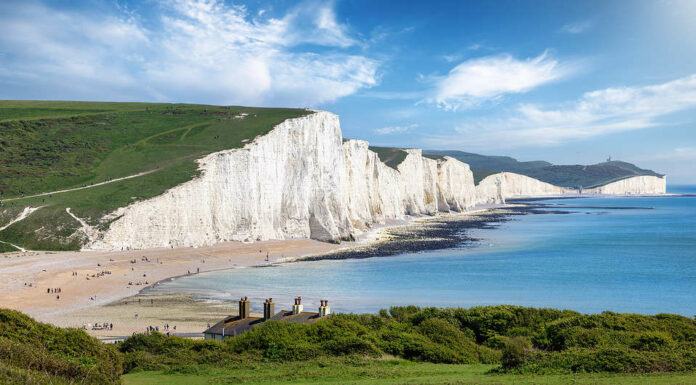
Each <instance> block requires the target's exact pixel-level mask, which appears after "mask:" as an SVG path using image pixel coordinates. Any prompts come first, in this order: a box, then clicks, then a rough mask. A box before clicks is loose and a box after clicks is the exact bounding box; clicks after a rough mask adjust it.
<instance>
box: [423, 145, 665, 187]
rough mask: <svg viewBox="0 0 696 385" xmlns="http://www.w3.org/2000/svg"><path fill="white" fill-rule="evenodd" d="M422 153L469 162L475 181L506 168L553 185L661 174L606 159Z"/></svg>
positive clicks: (596, 183)
mask: <svg viewBox="0 0 696 385" xmlns="http://www.w3.org/2000/svg"><path fill="white" fill-rule="evenodd" d="M423 153H424V154H429V155H436V156H450V157H452V158H455V159H458V160H460V161H462V162H464V163H467V164H469V166H471V169H472V171H473V172H474V179H475V180H476V183H478V182H479V181H480V180H482V179H483V178H485V177H486V176H488V175H491V174H493V173H496V172H501V171H507V172H514V173H517V174H522V175H526V176H529V177H532V178H535V179H539V180H541V181H543V182H547V183H551V184H554V185H556V186H563V187H571V188H577V187H580V186H582V187H583V188H591V187H596V186H601V185H605V184H607V183H611V182H615V181H618V180H621V179H625V178H630V177H633V176H641V175H651V176H658V177H662V176H663V175H662V174H658V173H656V172H655V171H652V170H647V169H642V168H639V167H637V166H635V165H633V164H631V163H627V162H622V161H608V162H603V163H598V164H593V165H587V166H584V165H553V164H551V163H549V162H545V161H530V162H520V161H518V160H516V159H514V158H511V157H507V156H488V155H479V154H473V153H469V152H463V151H439V150H423Z"/></svg>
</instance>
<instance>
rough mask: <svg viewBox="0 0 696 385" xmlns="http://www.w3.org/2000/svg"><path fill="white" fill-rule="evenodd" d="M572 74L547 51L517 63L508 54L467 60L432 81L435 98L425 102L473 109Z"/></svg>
mask: <svg viewBox="0 0 696 385" xmlns="http://www.w3.org/2000/svg"><path fill="white" fill-rule="evenodd" d="M571 72H572V67H571V66H570V65H561V64H559V62H558V61H557V60H555V59H552V58H551V57H550V56H549V55H548V54H547V53H546V52H545V53H543V54H541V55H539V56H538V57H535V58H530V59H526V60H519V59H516V58H514V57H512V56H510V55H499V56H487V57H482V58H477V59H471V60H467V61H465V62H463V63H461V64H459V65H457V66H456V67H454V68H453V69H452V70H451V71H450V72H449V73H448V74H447V75H446V76H444V77H440V78H437V79H436V81H435V90H434V96H432V97H430V98H428V99H427V101H428V102H432V103H436V104H437V105H438V106H440V107H441V108H444V109H448V110H458V109H462V108H468V107H473V106H476V105H478V104H480V103H482V102H484V101H487V100H495V99H498V98H500V97H501V96H503V95H505V94H511V93H523V92H527V91H529V90H531V89H533V88H536V87H538V86H541V85H543V84H546V83H549V82H552V81H555V80H558V79H561V78H563V77H565V76H566V75H568V74H569V73H571Z"/></svg>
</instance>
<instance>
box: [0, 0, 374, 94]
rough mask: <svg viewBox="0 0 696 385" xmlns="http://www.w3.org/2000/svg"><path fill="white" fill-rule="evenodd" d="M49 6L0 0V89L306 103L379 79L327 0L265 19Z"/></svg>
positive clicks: (228, 8)
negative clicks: (1, 55) (146, 16)
mask: <svg viewBox="0 0 696 385" xmlns="http://www.w3.org/2000/svg"><path fill="white" fill-rule="evenodd" d="M50 4H51V3H43V2H38V1H26V2H17V3H11V2H4V3H0V51H3V52H6V53H8V54H9V56H8V57H7V59H3V62H2V65H0V84H5V85H14V86H15V87H17V88H16V89H20V88H21V89H33V90H35V94H33V95H29V96H30V97H38V98H84V99H94V98H99V97H103V95H112V96H111V97H112V98H115V99H131V100H132V99H140V100H143V99H145V100H153V99H154V100H163V101H196V102H202V103H214V104H254V105H289V106H305V105H317V104H321V103H324V102H329V101H333V100H336V99H337V98H340V97H343V96H346V95H350V94H352V93H355V92H356V91H358V90H360V89H362V88H369V87H371V86H374V85H376V84H377V82H378V76H377V69H378V67H379V62H378V61H377V60H374V59H371V58H369V57H367V56H363V55H355V54H349V53H346V51H345V49H346V48H348V47H352V46H354V45H358V44H359V43H360V42H359V41H358V40H357V39H356V38H354V37H352V36H350V31H349V28H348V26H346V25H344V24H341V23H340V22H339V21H338V20H337V18H336V15H335V13H334V10H333V7H332V5H331V3H318V2H317V3H312V4H311V5H312V6H311V7H308V6H304V5H303V4H300V5H298V6H297V7H295V8H292V9H290V10H289V11H288V12H287V13H286V14H285V15H283V16H282V17H280V18H264V16H265V15H264V14H262V13H258V14H257V13H254V14H253V15H249V14H248V13H247V10H246V8H244V7H241V6H234V5H230V4H227V3H225V2H223V1H221V0H161V1H160V2H159V4H160V7H159V8H155V9H158V10H160V11H161V14H159V15H156V17H155V18H156V22H154V23H152V22H143V21H141V20H139V18H138V17H137V15H131V14H126V13H125V12H123V11H121V10H119V9H110V12H108V14H107V13H105V12H103V10H99V12H98V11H90V10H89V9H88V10H63V9H58V8H55V7H53V6H52V5H50ZM155 25H156V26H157V27H156V29H155V27H153V26H155ZM15 91H16V90H15ZM5 92H12V91H7V88H6V87H5ZM2 94H3V93H2V91H1V90H0V95H2ZM4 95H5V96H6V97H13V96H14V95H12V94H7V93H6V94H4ZM25 96H26V95H25Z"/></svg>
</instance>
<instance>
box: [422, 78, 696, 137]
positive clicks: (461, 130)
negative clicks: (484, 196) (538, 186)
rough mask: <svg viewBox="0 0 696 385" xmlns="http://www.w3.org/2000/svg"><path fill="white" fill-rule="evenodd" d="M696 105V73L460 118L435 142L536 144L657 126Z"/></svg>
mask: <svg viewBox="0 0 696 385" xmlns="http://www.w3.org/2000/svg"><path fill="white" fill-rule="evenodd" d="M694 108H696V74H694V75H691V76H687V77H683V78H679V79H676V80H673V81H669V82H666V83H662V84H656V85H650V86H643V87H622V88H607V89H603V90H597V91H592V92H588V93H585V94H584V95H583V96H582V97H581V98H580V99H579V100H577V101H575V102H571V103H568V104H566V105H564V106H560V107H557V108H544V107H542V106H538V105H534V104H522V105H519V106H518V107H517V108H516V109H515V111H514V113H513V114H512V115H511V116H508V117H504V118H499V119H479V120H474V121H468V122H465V123H462V124H461V125H460V126H459V127H457V129H456V134H454V135H445V136H436V137H431V138H429V139H428V141H429V142H430V143H431V144H437V145H443V146H444V145H446V146H450V147H451V146H453V145H457V144H458V145H466V146H468V147H472V146H488V147H490V146H497V147H508V148H510V147H538V146H548V145H555V144H559V143H564V142H567V141H572V140H581V139H586V138H591V137H596V136H601V135H607V134H612V133H617V132H623V131H631V130H638V129H645V128H649V127H655V126H657V125H658V119H659V118H660V117H663V116H665V115H668V114H671V113H674V112H677V111H683V110H688V109H694Z"/></svg>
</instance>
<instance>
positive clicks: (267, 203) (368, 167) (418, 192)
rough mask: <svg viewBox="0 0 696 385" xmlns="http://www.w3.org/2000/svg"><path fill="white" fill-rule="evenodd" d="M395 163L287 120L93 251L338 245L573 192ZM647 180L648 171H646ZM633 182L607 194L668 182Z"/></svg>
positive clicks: (128, 212)
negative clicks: (274, 242) (393, 225)
mask: <svg viewBox="0 0 696 385" xmlns="http://www.w3.org/2000/svg"><path fill="white" fill-rule="evenodd" d="M405 151H406V152H407V155H406V158H405V159H404V160H403V161H402V162H401V163H400V164H399V165H398V166H397V168H396V169H393V168H391V167H389V166H387V165H386V164H384V163H382V162H381V161H380V159H379V156H378V155H377V154H376V153H375V152H373V151H371V150H370V149H369V146H368V143H367V142H365V141H362V140H347V141H345V142H342V137H341V129H340V126H339V122H338V117H337V116H336V115H334V114H331V113H328V112H316V113H314V114H312V115H309V116H306V117H302V118H297V119H290V120H286V121H285V122H283V123H281V124H280V125H278V126H276V127H275V128H274V129H273V130H272V131H270V132H269V133H268V134H266V135H264V136H262V137H258V138H256V139H254V140H253V141H252V142H251V143H248V144H247V145H246V146H244V148H241V149H234V150H226V151H221V152H217V153H213V154H210V155H208V156H206V157H204V158H202V159H200V160H199V161H198V163H199V169H200V171H201V175H200V176H199V177H197V178H195V179H193V180H191V181H189V182H187V183H184V184H181V185H179V186H177V187H174V188H172V189H170V190H168V191H167V192H166V193H164V194H163V195H160V196H158V197H155V198H152V199H148V200H145V201H141V202H137V203H134V204H132V205H130V206H128V207H125V208H121V209H119V210H117V211H115V212H114V213H112V214H110V215H109V216H108V217H107V218H106V219H114V220H113V222H112V223H111V225H110V227H109V229H108V230H106V231H105V232H102V233H99V234H97V235H92V236H91V242H90V244H88V245H87V247H88V248H93V249H119V248H126V247H128V248H136V249H139V248H152V247H169V246H202V245H209V244H214V243H217V242H222V241H228V240H234V241H255V240H265V239H288V238H298V237H299V238H313V239H318V240H323V241H339V240H341V239H347V238H350V237H351V236H353V235H355V234H357V233H360V232H361V231H365V230H367V229H368V228H370V227H371V226H372V225H374V224H376V223H383V222H385V221H386V220H388V219H401V218H405V217H406V216H408V215H415V216H417V215H434V214H437V213H449V212H462V211H466V210H469V209H471V208H473V207H475V206H477V205H482V204H498V203H504V202H505V199H509V198H513V197H523V196H546V195H561V194H563V193H566V192H569V191H568V190H565V189H563V188H561V187H558V186H553V185H551V184H548V183H544V182H541V181H539V180H536V179H533V178H529V177H526V176H523V175H518V174H513V173H507V172H506V173H499V174H494V175H491V176H488V177H487V178H485V179H484V180H483V181H481V183H480V184H479V185H478V186H475V185H474V178H473V174H472V172H471V170H470V168H469V166H468V165H467V164H465V163H462V162H460V161H458V160H456V159H454V158H450V157H443V158H438V159H430V158H426V157H423V156H422V153H421V150H417V149H409V150H405ZM640 178H644V177H640ZM632 179H636V178H631V179H626V180H624V181H619V182H616V183H612V184H610V185H607V186H604V188H605V189H604V190H602V191H601V193H605V194H607V193H609V194H619V193H625V192H626V191H630V192H631V193H636V194H638V193H641V194H643V193H659V192H660V191H661V192H664V186H665V185H664V179H660V178H655V179H656V180H653V179H649V177H645V179H640V180H636V181H633V180H632Z"/></svg>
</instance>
